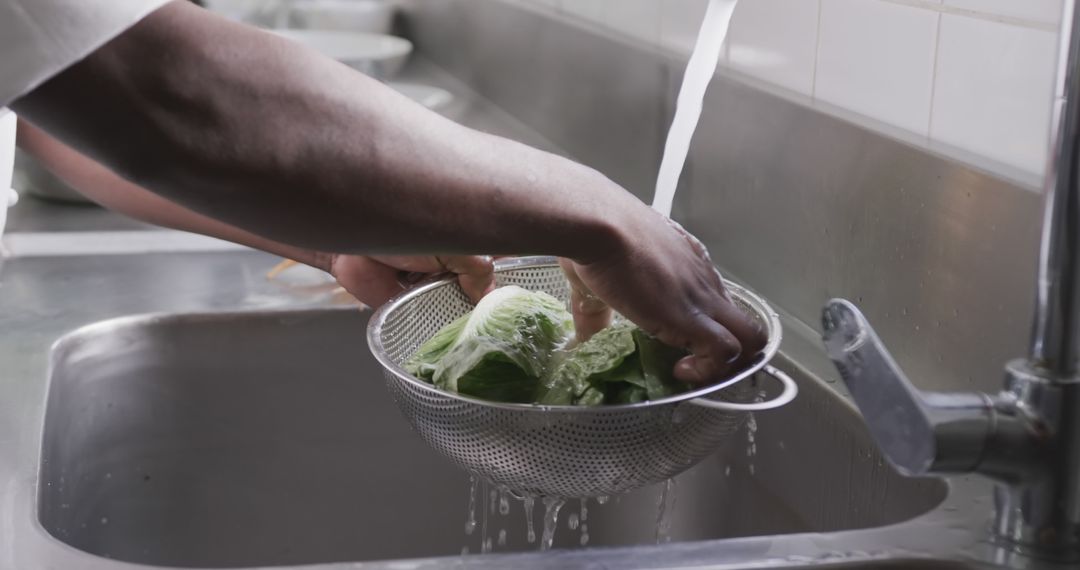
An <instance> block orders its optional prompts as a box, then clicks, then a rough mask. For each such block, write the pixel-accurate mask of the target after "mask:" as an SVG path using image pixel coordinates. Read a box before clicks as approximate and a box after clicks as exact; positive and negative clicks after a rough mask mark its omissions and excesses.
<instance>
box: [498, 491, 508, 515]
mask: <svg viewBox="0 0 1080 570" xmlns="http://www.w3.org/2000/svg"><path fill="white" fill-rule="evenodd" d="M499 514H500V515H502V516H504V517H505V516H506V515H508V514H510V497H508V496H507V493H506V490H505V489H499Z"/></svg>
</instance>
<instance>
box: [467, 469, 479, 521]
mask: <svg viewBox="0 0 1080 570" xmlns="http://www.w3.org/2000/svg"><path fill="white" fill-rule="evenodd" d="M479 488H480V479H479V478H478V477H477V476H476V475H470V476H469V515H468V518H467V519H465V534H466V535H471V534H472V533H473V531H475V530H476V492H477V490H478V489H479Z"/></svg>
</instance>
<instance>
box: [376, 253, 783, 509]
mask: <svg viewBox="0 0 1080 570" xmlns="http://www.w3.org/2000/svg"><path fill="white" fill-rule="evenodd" d="M495 274H496V281H497V283H498V285H500V286H501V285H518V286H520V287H523V288H525V289H530V290H540V291H545V292H547V293H549V294H551V295H553V296H555V297H556V298H559V299H562V300H564V301H566V302H567V303H569V299H570V287H569V284H568V283H567V281H566V278H565V277H564V276H563V273H562V270H561V269H560V268H559V266H558V262H557V260H556V259H554V258H549V257H542V258H541V257H533V258H519V259H512V260H501V261H499V262H498V263H497V264H496V272H495ZM728 288H729V291H730V293H731V295H732V297H733V298H734V300H735V301H736V303H738V304H739V305H740V307H742V308H743V309H745V310H746V311H747V312H748V313H749V314H751V315H752V316H753V317H754V318H756V319H758V320H759V322H761V324H762V325H763V326H764V327H765V330H766V331H767V332H768V337H769V342H768V344H767V346H766V348H765V350H764V351H763V353H762V356H761V358H760V359H759V360H758V361H757V363H756V364H755V365H754V366H752V367H751V368H749V369H747V370H744V371H743V372H740V373H739V374H738V375H736V376H734V377H732V378H730V379H728V380H725V381H724V382H722V383H719V384H714V385H711V386H708V387H705V388H702V389H700V390H697V391H694V392H690V393H686V394H680V395H678V396H674V397H671V398H666V399H663V400H656V401H649V402H642V403H639V404H627V405H618V406H598V407H583V406H540V405H532V404H503V403H498V402H489V401H484V400H477V399H474V398H470V397H468V396H463V395H460V394H456V393H450V392H445V391H443V390H440V389H438V388H435V387H434V386H432V385H431V384H428V383H427V382H424V381H422V380H419V379H417V378H415V377H414V376H412V375H410V374H409V373H408V372H406V371H405V370H404V369H403V368H402V367H401V364H402V363H403V362H405V361H406V360H408V358H409V357H410V356H412V355H413V353H414V352H415V351H416V350H417V349H418V348H419V347H420V345H421V344H423V343H424V342H425V341H427V340H428V339H429V338H431V337H432V336H433V335H434V334H435V333H436V332H437V331H438V330H439V329H441V328H442V327H443V326H445V325H446V324H448V323H450V322H451V321H453V320H454V319H457V318H458V317H460V316H462V315H463V314H465V313H466V312H468V311H469V310H471V309H472V307H473V305H472V303H471V302H470V301H469V299H468V297H466V296H465V294H464V293H462V291H461V289H460V288H459V287H458V286H457V283H456V281H455V280H454V279H453V278H452V277H450V278H445V279H442V280H440V281H437V282H433V283H428V284H426V285H421V286H419V287H417V288H416V289H413V290H411V291H409V292H407V293H405V294H403V295H401V296H400V297H398V298H397V299H395V300H393V301H391V302H390V303H388V304H386V305H385V306H383V307H382V308H381V309H379V311H378V312H376V313H375V315H374V316H373V317H372V319H371V324H370V325H369V327H368V343H369V344H370V346H371V350H372V352H373V353H374V354H375V357H376V358H377V359H378V360H379V362H380V363H381V364H382V366H383V368H384V373H385V375H386V382H387V386H388V388H389V389H390V393H391V394H392V395H393V397H394V400H395V401H396V402H397V403H398V405H399V406H400V407H401V410H402V412H403V413H404V414H405V416H406V417H407V418H408V420H409V421H410V422H411V423H412V425H413V427H414V428H415V429H416V430H417V431H418V432H419V433H420V435H421V436H422V437H423V438H424V440H426V441H427V442H428V444H430V445H431V446H432V447H433V448H435V449H436V450H437V451H439V452H440V453H442V454H443V455H446V456H447V457H449V458H450V459H452V460H453V461H454V462H456V463H457V464H458V465H460V466H461V467H463V468H464V469H466V470H468V471H470V472H472V473H474V474H477V475H480V476H482V477H485V478H487V479H489V480H490V481H492V482H493V483H495V484H496V485H499V486H502V487H505V488H508V489H509V490H511V491H513V492H515V493H518V494H521V495H540V496H557V497H572V498H576V497H596V496H603V495H614V494H617V493H622V492H625V491H630V490H632V489H636V488H638V487H642V486H645V485H649V484H652V483H657V482H660V481H663V480H665V479H668V478H670V477H673V476H675V475H677V474H679V473H681V472H682V471H684V470H686V469H687V468H689V467H691V466H693V465H694V464H696V463H697V462H698V461H700V460H702V459H704V458H705V457H706V456H708V455H709V454H710V453H712V452H714V451H716V450H717V449H718V448H719V447H720V445H721V444H722V443H723V442H724V441H725V439H726V438H728V437H729V436H731V435H732V434H734V433H735V432H736V431H737V430H738V429H739V427H740V426H741V425H742V423H743V420H744V419H745V416H746V413H747V412H750V411H758V410H767V409H771V408H776V407H779V406H782V405H784V404H786V403H788V402H790V401H791V400H792V399H793V398H794V397H795V394H796V392H797V388H796V387H795V384H794V382H792V380H791V379H790V378H788V377H787V376H786V375H784V374H783V373H782V372H780V371H778V370H776V369H774V368H772V367H771V366H767V365H766V363H767V362H768V361H769V360H770V359H771V358H772V357H773V355H774V354H775V353H776V350H777V348H778V346H779V344H780V336H781V330H780V323H779V319H778V318H777V316H776V314H775V313H774V312H773V311H772V310H771V309H770V308H769V307H768V305H766V304H765V302H764V301H763V300H762V299H760V298H759V297H757V296H756V295H754V294H753V293H750V292H749V291H746V290H745V289H742V288H741V287H738V286H736V285H734V284H728ZM762 370H763V371H764V372H766V373H767V374H768V375H770V376H772V377H773V378H776V379H777V380H779V381H780V382H781V384H783V390H782V391H781V393H780V394H779V395H778V396H776V397H774V398H773V399H771V400H769V401H758V400H760V399H761V394H762V391H761V390H760V388H759V387H757V386H756V385H755V384H756V382H757V378H755V374H756V373H757V372H758V371H762ZM748 378H751V379H752V381H748V382H742V380H745V379H748Z"/></svg>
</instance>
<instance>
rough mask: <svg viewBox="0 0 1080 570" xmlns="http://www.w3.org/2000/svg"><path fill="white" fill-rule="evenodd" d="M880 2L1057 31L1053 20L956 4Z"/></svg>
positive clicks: (923, 0) (904, 0)
mask: <svg viewBox="0 0 1080 570" xmlns="http://www.w3.org/2000/svg"><path fill="white" fill-rule="evenodd" d="M881 2H887V3H889V4H896V5H899V6H910V7H912V8H921V9H923V10H930V11H932V12H937V13H938V14H952V15H954V16H964V17H967V18H972V19H975V20H984V21H987V22H994V23H998V24H1007V25H1010V26H1017V27H1020V28H1031V29H1035V30H1043V31H1047V32H1057V31H1059V26H1058V24H1056V23H1054V22H1046V21H1043V20H1031V19H1028V18H1021V17H1018V16H1005V15H1001V14H988V13H986V12H980V11H978V10H971V9H969V8H957V7H956V6H949V5H946V4H937V3H935V2H932V1H931V0H881Z"/></svg>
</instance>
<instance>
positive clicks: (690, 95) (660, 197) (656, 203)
mask: <svg viewBox="0 0 1080 570" xmlns="http://www.w3.org/2000/svg"><path fill="white" fill-rule="evenodd" d="M737 3H738V0H710V1H709V5H708V8H707V9H706V11H705V17H704V19H703V21H702V24H701V29H700V31H699V32H698V38H697V43H696V44H695V46H694V52H693V54H691V56H690V61H689V63H688V64H687V66H686V73H685V74H684V76H683V83H682V87H681V89H680V90H679V97H678V100H677V102H676V109H675V118H674V120H673V121H672V124H671V130H670V131H669V132H668V138H667V142H666V144H665V147H664V156H663V159H662V161H661V164H660V173H659V175H658V177H657V180H656V193H655V195H654V197H653V209H654V210H656V211H657V212H659V213H661V214H663V215H664V216H669V217H670V216H671V206H672V204H673V203H674V201H675V191H676V189H677V188H678V185H679V178H680V177H681V176H682V171H683V168H684V167H685V165H686V158H687V155H688V154H689V152H690V142H691V140H692V139H693V137H694V131H696V130H697V125H698V121H699V120H700V118H701V111H702V106H703V102H704V100H705V91H706V89H708V87H709V83H710V82H711V81H712V78H713V75H714V74H715V72H716V66H717V63H719V61H720V52H721V49H723V45H724V39H725V38H726V37H727V32H728V27H729V25H730V24H731V17H732V14H733V13H734V11H735V5H736V4H737ZM750 433H751V435H750V438H751V439H750V442H749V443H750V445H751V449H753V439H752V438H753V431H752V430H751V432H750ZM663 485H664V487H663V489H662V491H661V494H660V496H659V498H658V502H657V515H656V542H657V543H663V542H668V541H670V540H671V537H670V532H671V521H672V511H673V510H674V506H675V482H674V481H673V480H670V479H669V480H668V481H666V482H665V483H664V484H663ZM487 491H488V484H487V483H486V482H482V481H481V480H480V479H479V478H477V477H476V476H472V477H470V479H469V513H468V518H467V520H466V522H465V534H466V535H470V536H471V535H472V534H473V533H474V532H475V530H476V527H477V520H476V510H477V508H478V507H479V509H480V512H481V525H480V526H481V532H480V545H481V552H485V553H487V552H491V551H492V550H494V546H493V544H492V542H493V541H492V538H491V537H489V536H488V516H489V514H490V515H491V516H492V517H494V515H495V513H496V510H495V509H496V508H498V513H499V515H501V516H502V517H505V516H506V515H507V514H509V512H510V502H509V493H508V492H507V491H506V490H505V489H494V488H493V489H491V490H490V494H489V492H487ZM477 497H479V498H480V502H481V503H484V502H485V501H486V503H487V504H480V505H479V506H478V505H477ZM536 499H537V497H532V496H526V497H524V498H521V501H522V506H523V510H524V512H525V527H526V528H525V538H526V540H527V541H528V543H529V544H533V543H535V542H536V529H535V526H534V520H533V514H534V507H535V505H536ZM608 499H609V498H608V497H597V498H596V502H597V504H598V505H601V506H602V505H605V504H607V503H608ZM540 500H541V502H542V504H543V505H544V518H543V524H544V526H543V532H542V534H541V538H540V549H541V550H548V549H550V548H551V547H552V544H553V543H554V541H555V531H556V529H557V528H558V521H559V512H560V510H561V509H562V507H563V505H564V504H565V503H566V501H567V499H566V498H559V497H540ZM588 516H589V511H588V499H580V511H579V512H577V513H571V514H570V515H569V519H568V521H567V526H568V527H569V529H570V530H571V531H574V530H579V531H580V538H579V544H581V545H582V546H585V545H587V544H588V543H589V525H588ZM500 524H502V523H500ZM506 543H507V537H506V530H505V529H504V528H500V530H499V531H498V542H497V545H498V546H504V545H506ZM468 551H469V550H468V547H465V548H464V549H463V550H462V553H463V554H467V553H468Z"/></svg>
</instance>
